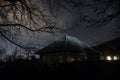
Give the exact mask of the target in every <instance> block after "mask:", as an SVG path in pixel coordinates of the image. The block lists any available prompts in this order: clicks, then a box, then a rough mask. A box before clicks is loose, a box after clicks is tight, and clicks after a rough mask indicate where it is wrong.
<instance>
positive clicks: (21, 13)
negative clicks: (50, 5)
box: [0, 0, 60, 49]
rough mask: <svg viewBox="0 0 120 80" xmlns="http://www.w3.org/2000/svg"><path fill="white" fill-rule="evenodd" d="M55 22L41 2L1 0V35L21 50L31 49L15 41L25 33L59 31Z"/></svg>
mask: <svg viewBox="0 0 120 80" xmlns="http://www.w3.org/2000/svg"><path fill="white" fill-rule="evenodd" d="M54 20H55V18H54V17H52V16H51V15H50V13H49V12H48V11H47V9H46V8H44V7H43V5H42V3H41V0H0V34H1V36H2V37H3V38H5V39H6V40H8V41H9V42H11V43H12V44H14V45H17V46H19V47H21V48H24V49H31V48H30V47H25V46H23V45H21V44H19V43H18V42H17V41H16V40H15V39H16V37H17V36H19V35H21V34H24V33H23V32H24V31H28V32H31V33H39V32H48V33H53V32H55V31H59V30H60V29H59V28H57V27H55V21H54Z"/></svg>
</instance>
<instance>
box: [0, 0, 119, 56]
mask: <svg viewBox="0 0 120 80" xmlns="http://www.w3.org/2000/svg"><path fill="white" fill-rule="evenodd" d="M45 1H47V2H45ZM53 1H54V0H53ZM57 1H58V3H56V5H57V6H55V5H51V6H48V2H49V0H43V3H45V7H47V8H48V10H49V11H50V13H51V14H52V16H55V18H56V26H57V27H60V28H65V29H66V28H70V29H69V30H67V31H66V32H65V33H56V35H55V37H54V36H53V35H51V34H49V33H42V32H41V33H40V35H39V36H40V37H39V38H38V37H36V36H32V35H28V34H27V33H26V34H25V35H21V36H19V37H18V38H17V39H18V40H19V41H18V42H20V43H21V42H22V44H24V45H27V44H28V45H30V44H31V45H32V46H33V45H37V46H39V47H40V48H42V47H44V46H46V45H48V44H49V43H51V42H53V41H54V39H59V38H61V37H63V36H64V35H71V36H74V37H76V38H78V39H80V40H81V41H83V42H85V43H87V44H88V45H90V46H94V45H98V44H101V43H103V42H106V41H109V40H112V39H115V38H118V37H120V36H119V35H118V34H117V33H115V32H117V31H119V30H118V29H117V27H119V17H118V18H114V19H112V20H111V21H110V22H109V23H107V24H104V25H102V26H99V27H98V26H94V25H93V26H89V25H90V24H91V23H93V22H94V21H93V22H92V21H91V22H90V23H87V22H85V21H81V20H82V17H83V16H86V15H87V16H89V18H90V19H94V20H98V19H99V18H98V17H97V16H96V14H95V13H94V9H92V7H90V6H86V5H89V4H92V2H90V1H92V0H73V1H75V2H76V3H79V4H80V5H77V4H76V5H73V4H71V3H68V2H65V1H64V0H57ZM66 1H69V0H66ZM114 4H116V3H114ZM46 5H47V6H46ZM102 6H103V8H104V6H105V5H103V4H101V5H97V6H94V7H95V8H97V9H98V11H102V10H101V7H102ZM115 7H116V6H115ZM114 11H115V9H113V8H109V9H108V10H106V13H105V16H106V15H109V14H112V13H114ZM0 40H1V45H2V46H4V47H5V48H6V53H7V54H10V53H12V52H13V51H14V49H15V46H14V45H10V43H9V42H5V39H3V38H1V39H0Z"/></svg>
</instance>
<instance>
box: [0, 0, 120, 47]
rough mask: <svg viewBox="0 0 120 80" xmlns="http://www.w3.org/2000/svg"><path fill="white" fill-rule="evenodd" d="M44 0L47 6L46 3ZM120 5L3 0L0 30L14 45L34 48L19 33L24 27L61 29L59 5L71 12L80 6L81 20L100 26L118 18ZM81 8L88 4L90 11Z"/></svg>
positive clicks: (110, 0) (101, 0)
mask: <svg viewBox="0 0 120 80" xmlns="http://www.w3.org/2000/svg"><path fill="white" fill-rule="evenodd" d="M44 4H47V5H48V7H44ZM119 5H120V1H119V0H86V1H83V0H0V34H1V36H2V37H3V38H5V39H6V40H8V41H9V42H11V43H12V44H14V45H17V46H19V47H21V48H24V49H32V48H31V47H26V46H25V45H21V44H20V43H18V42H17V40H16V37H17V36H18V35H21V34H24V33H23V32H24V31H26V32H28V33H29V32H31V33H33V34H34V33H38V34H40V32H48V33H54V32H59V31H62V30H63V29H61V28H58V27H56V26H55V24H56V21H55V18H56V14H57V13H56V12H57V11H59V10H60V8H63V9H65V10H68V11H69V12H72V10H73V9H75V8H80V9H79V10H80V11H78V12H79V14H80V15H79V20H80V22H85V23H87V24H89V26H90V27H91V26H97V27H98V26H103V25H106V24H108V23H110V22H111V21H112V20H114V19H115V18H119V16H120V7H119ZM82 8H88V9H86V10H89V11H88V14H86V13H85V12H84V11H83V10H82ZM83 12H84V13H83Z"/></svg>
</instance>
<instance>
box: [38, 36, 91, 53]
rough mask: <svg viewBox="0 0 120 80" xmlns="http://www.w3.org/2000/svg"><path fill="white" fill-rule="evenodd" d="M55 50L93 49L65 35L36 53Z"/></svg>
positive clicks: (76, 50)
mask: <svg viewBox="0 0 120 80" xmlns="http://www.w3.org/2000/svg"><path fill="white" fill-rule="evenodd" d="M57 52H82V53H84V52H93V49H92V48H91V47H90V46H88V45H87V44H85V43H83V42H82V41H80V40H79V39H77V38H75V37H72V36H69V35H65V36H64V37H63V38H61V39H59V40H56V41H54V42H53V43H51V44H49V45H48V46H46V47H44V48H42V49H41V50H39V51H38V52H37V53H36V54H42V53H57Z"/></svg>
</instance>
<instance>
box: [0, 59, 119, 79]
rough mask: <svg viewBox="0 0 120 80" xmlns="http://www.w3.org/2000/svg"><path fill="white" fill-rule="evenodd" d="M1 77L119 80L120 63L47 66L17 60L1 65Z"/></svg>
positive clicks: (91, 62)
mask: <svg viewBox="0 0 120 80" xmlns="http://www.w3.org/2000/svg"><path fill="white" fill-rule="evenodd" d="M0 65H1V66H0V75H1V78H3V79H4V80H8V79H10V80H19V79H20V80H24V79H25V80H29V79H33V80H40V79H44V80H45V79H52V80H53V79H55V80H59V79H60V80H61V79H62V80H64V79H75V80H76V79H84V80H87V79H90V80H91V79H92V80H98V79H111V78H112V79H117V78H119V73H120V71H119V67H120V61H113V62H112V61H111V62H109V61H94V62H93V61H85V62H84V61H83V62H72V63H61V64H51V65H47V64H44V63H39V61H38V60H16V61H14V62H6V63H2V62H1V63H0Z"/></svg>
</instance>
